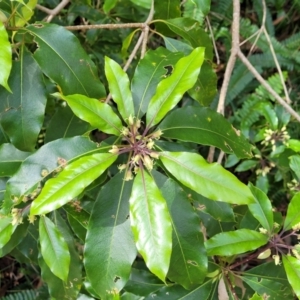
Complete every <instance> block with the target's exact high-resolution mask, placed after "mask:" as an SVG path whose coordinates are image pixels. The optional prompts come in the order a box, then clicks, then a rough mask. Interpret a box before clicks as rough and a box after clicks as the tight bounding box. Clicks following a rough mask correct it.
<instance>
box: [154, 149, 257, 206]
mask: <svg viewBox="0 0 300 300" xmlns="http://www.w3.org/2000/svg"><path fill="white" fill-rule="evenodd" d="M160 159H161V161H162V163H163V165H164V166H165V167H166V169H167V170H168V171H169V172H170V173H171V174H172V175H173V176H174V177H175V178H176V179H177V180H179V181H180V182H181V183H182V184H184V185H185V186H187V187H188V188H190V189H192V190H194V191H195V192H197V193H199V194H200V195H203V196H204V197H207V198H209V199H211V200H217V201H224V202H228V203H233V204H239V205H241V204H250V203H253V202H254V199H253V196H252V194H251V192H250V190H249V188H248V187H247V186H246V185H244V184H243V183H242V182H240V181H239V180H238V179H237V178H236V177H235V176H234V175H233V174H231V173H230V172H228V171H227V170H225V169H224V168H223V167H222V166H221V165H219V164H217V163H213V164H209V163H207V162H206V160H205V159H204V158H203V157H202V156H200V155H198V154H196V153H187V152H160Z"/></svg>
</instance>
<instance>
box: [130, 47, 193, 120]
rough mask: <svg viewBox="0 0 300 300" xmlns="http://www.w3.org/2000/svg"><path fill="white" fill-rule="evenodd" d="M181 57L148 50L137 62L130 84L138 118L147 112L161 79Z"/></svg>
mask: <svg viewBox="0 0 300 300" xmlns="http://www.w3.org/2000/svg"><path fill="white" fill-rule="evenodd" d="M190 52H191V51H190ZM181 57H182V53H179V52H176V53H172V52H170V51H168V50H167V49H165V48H162V47H159V48H158V49H155V50H149V51H148V52H147V53H146V55H145V57H144V58H143V59H141V60H140V61H139V63H138V65H137V67H136V69H135V72H134V76H133V78H132V82H131V90H132V97H133V102H134V108H135V111H136V116H137V117H138V118H141V117H142V116H143V115H144V114H145V112H146V111H147V108H148V105H149V102H150V100H151V98H152V97H153V95H154V94H155V92H156V88H157V85H158V84H159V82H160V80H161V78H163V77H166V76H167V73H168V72H169V71H170V72H172V71H173V69H174V66H175V64H176V63H177V62H178V60H179V59H180V58H181ZM168 69H169V70H168Z"/></svg>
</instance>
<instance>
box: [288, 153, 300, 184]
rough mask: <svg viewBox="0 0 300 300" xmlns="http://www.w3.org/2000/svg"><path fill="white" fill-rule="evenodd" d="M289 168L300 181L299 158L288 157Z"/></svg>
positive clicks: (297, 156)
mask: <svg viewBox="0 0 300 300" xmlns="http://www.w3.org/2000/svg"><path fill="white" fill-rule="evenodd" d="M289 160H290V167H291V169H292V170H293V171H294V172H295V174H296V176H297V178H298V179H300V156H299V155H292V156H290V157H289Z"/></svg>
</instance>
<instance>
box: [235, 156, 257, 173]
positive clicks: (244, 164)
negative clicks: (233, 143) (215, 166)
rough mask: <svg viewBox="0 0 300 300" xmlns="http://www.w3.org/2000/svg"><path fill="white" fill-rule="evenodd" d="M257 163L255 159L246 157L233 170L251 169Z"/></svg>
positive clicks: (243, 170)
mask: <svg viewBox="0 0 300 300" xmlns="http://www.w3.org/2000/svg"><path fill="white" fill-rule="evenodd" d="M257 164H258V161H257V160H254V159H253V160H252V159H247V160H244V161H242V162H241V163H240V164H239V165H238V166H237V167H236V168H235V169H234V171H235V172H245V171H248V170H251V169H252V168H254V167H255V166H256V165H257Z"/></svg>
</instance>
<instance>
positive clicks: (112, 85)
mask: <svg viewBox="0 0 300 300" xmlns="http://www.w3.org/2000/svg"><path fill="white" fill-rule="evenodd" d="M105 75H106V78H107V81H108V86H109V91H110V93H111V95H112V98H113V100H114V102H115V103H117V105H118V111H119V113H120V115H121V116H122V118H123V120H124V121H126V123H128V118H129V116H130V115H131V116H132V117H133V116H134V115H135V113H134V108H133V100H132V95H131V91H130V88H129V84H130V83H129V78H128V75H127V74H126V73H125V72H124V71H123V70H122V68H121V67H120V65H119V64H117V63H116V62H115V61H113V60H112V59H110V58H109V57H107V56H106V57H105Z"/></svg>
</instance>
